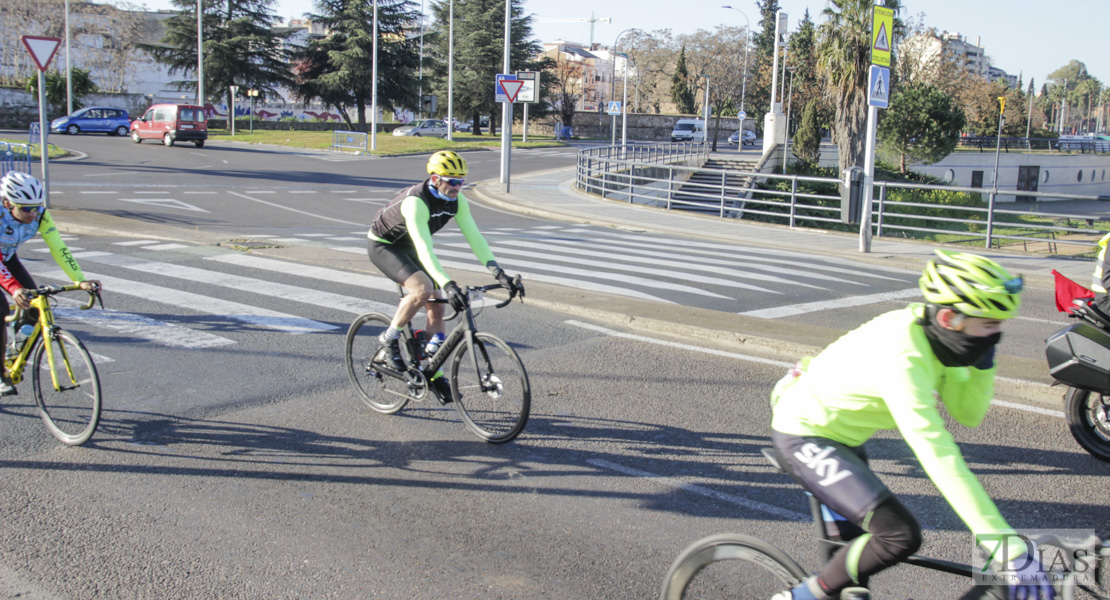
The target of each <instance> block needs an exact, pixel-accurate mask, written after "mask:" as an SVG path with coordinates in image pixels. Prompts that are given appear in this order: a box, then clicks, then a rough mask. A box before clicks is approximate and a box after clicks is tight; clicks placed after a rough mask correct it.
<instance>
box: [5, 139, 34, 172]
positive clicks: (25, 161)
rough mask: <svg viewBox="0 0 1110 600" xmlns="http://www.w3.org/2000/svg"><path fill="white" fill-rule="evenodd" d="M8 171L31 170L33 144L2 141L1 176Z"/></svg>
mask: <svg viewBox="0 0 1110 600" xmlns="http://www.w3.org/2000/svg"><path fill="white" fill-rule="evenodd" d="M8 171H22V172H24V173H30V172H31V146H30V145H28V144H13V143H9V142H0V176H2V175H4V174H5V173H7V172H8Z"/></svg>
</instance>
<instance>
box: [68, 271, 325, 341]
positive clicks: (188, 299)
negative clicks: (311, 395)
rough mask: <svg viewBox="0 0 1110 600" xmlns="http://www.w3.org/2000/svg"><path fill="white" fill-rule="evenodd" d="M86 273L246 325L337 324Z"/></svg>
mask: <svg viewBox="0 0 1110 600" xmlns="http://www.w3.org/2000/svg"><path fill="white" fill-rule="evenodd" d="M46 276H48V277H52V278H54V279H62V280H68V279H69V277H68V276H67V275H65V274H64V273H63V272H62V271H61V270H60V269H59V270H54V271H50V272H49V273H48V274H47V275H46ZM85 277H87V278H89V279H99V280H100V282H101V283H102V284H104V288H105V293H106V294H124V295H126V296H135V297H136V298H142V299H144V300H150V301H152V302H160V303H162V304H168V305H170V306H176V307H178V308H184V309H186V310H190V311H194V312H206V313H208V314H213V315H217V316H221V317H224V318H226V319H231V320H233V321H239V322H242V323H247V324H248V325H255V326H258V327H265V328H267V329H274V330H277V331H283V332H286V333H292V334H301V333H319V332H323V331H331V330H333V329H338V327H336V326H335V325H331V324H329V323H320V322H319V321H313V320H311V319H305V318H302V317H298V316H296V315H290V314H286V313H282V312H278V311H275V310H267V309H265V308H258V307H256V306H250V305H249V304H240V303H238V302H231V301H228V300H221V299H219V298H212V297H209V296H205V295H202V294H194V293H192V292H183V291H180V290H174V289H170V288H166V287H162V286H158V285H151V284H149V283H143V282H141V281H130V280H127V279H120V278H118V277H112V276H110V275H98V274H96V273H91V272H89V271H85Z"/></svg>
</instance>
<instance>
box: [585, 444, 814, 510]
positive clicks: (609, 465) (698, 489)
mask: <svg viewBox="0 0 1110 600" xmlns="http://www.w3.org/2000/svg"><path fill="white" fill-rule="evenodd" d="M586 462H587V463H589V464H591V465H593V466H595V467H601V468H602V469H608V470H610V471H616V472H618V473H624V474H625V475H631V476H633V477H642V478H644V479H650V480H651V481H654V482H656V483H660V484H663V485H665V486H668V487H672V488H675V489H679V490H682V491H684V492H691V493H694V494H698V495H700V496H705V497H706V498H713V499H714V500H723V501H725V502H728V503H729V504H735V505H737V506H742V507H744V508H750V509H752V510H758V511H760V512H765V513H767V514H771V515H775V516H778V517H783V518H786V519H793V520H795V521H807V520H809V519H810V516H809V515H807V514H803V513H800V512H795V511H792V510H788V509H785V508H780V507H778V506H775V505H773V504H767V503H764V502H760V501H758V500H749V499H747V498H745V497H743V496H737V495H736V494H726V493H724V492H718V491H717V490H713V489H710V488H707V487H705V486H701V485H696V484H693V483H686V482H684V481H682V480H680V479H675V478H674V477H666V476H664V475H657V474H655V473H651V472H649V471H642V470H640V469H634V468H632V467H626V466H624V465H618V464H617V463H615V462H610V461H608V460H604V459H601V458H591V459H587V460H586Z"/></svg>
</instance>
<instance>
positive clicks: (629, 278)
mask: <svg viewBox="0 0 1110 600" xmlns="http://www.w3.org/2000/svg"><path fill="white" fill-rule="evenodd" d="M435 252H436V254H437V255H439V256H451V257H455V258H474V255H473V254H471V253H469V252H458V251H455V250H447V249H445V248H444V249H436V251H435ZM540 257H541V258H548V257H547V256H544V255H540ZM498 262H499V263H501V266H502V267H505V266H509V267H512V266H514V265H515V266H516V267H517V268H521V269H531V270H533V271H537V270H538V271H555V272H557V273H559V274H560V275H577V276H579V277H590V278H595V279H605V280H607V281H623V282H625V283H630V284H632V285H638V286H641V287H646V288H653V289H659V290H671V291H673V292H685V293H687V294H694V295H696V296H708V297H710V298H725V299H728V296H722V295H721V294H715V293H713V292H709V291H706V290H703V289H700V288H696V287H691V286H688V285H682V284H679V283H668V282H666V281H657V280H654V279H648V278H646V277H637V276H635V275H623V274H621V273H612V272H599V271H597V270H596V269H576V268H574V267H568V266H566V265H558V264H553V263H542V262H533V261H527V260H516V259H512V260H499V261H498ZM479 266H480V265H479ZM575 287H579V286H575ZM752 287H755V286H752ZM756 289H759V290H760V291H766V292H768V293H776V294H777V293H778V292H772V291H771V290H763V289H762V288H756Z"/></svg>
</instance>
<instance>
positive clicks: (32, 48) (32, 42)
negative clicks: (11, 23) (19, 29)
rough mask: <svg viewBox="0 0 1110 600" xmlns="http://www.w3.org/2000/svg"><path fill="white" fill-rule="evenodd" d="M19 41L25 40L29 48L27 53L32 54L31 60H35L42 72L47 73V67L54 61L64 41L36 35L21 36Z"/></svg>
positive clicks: (24, 42) (25, 44)
mask: <svg viewBox="0 0 1110 600" xmlns="http://www.w3.org/2000/svg"><path fill="white" fill-rule="evenodd" d="M19 39H20V40H23V45H24V46H26V47H27V52H30V53H31V58H33V59H34V60H35V64H36V65H37V66H38V68H39V70H40V71H46V67H47V66H48V65H49V64H50V61H51V60H53V59H54V53H55V52H57V51H58V46H59V45H61V43H62V40H60V39H58V38H49V37H39V36H36V35H21V36H19Z"/></svg>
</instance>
